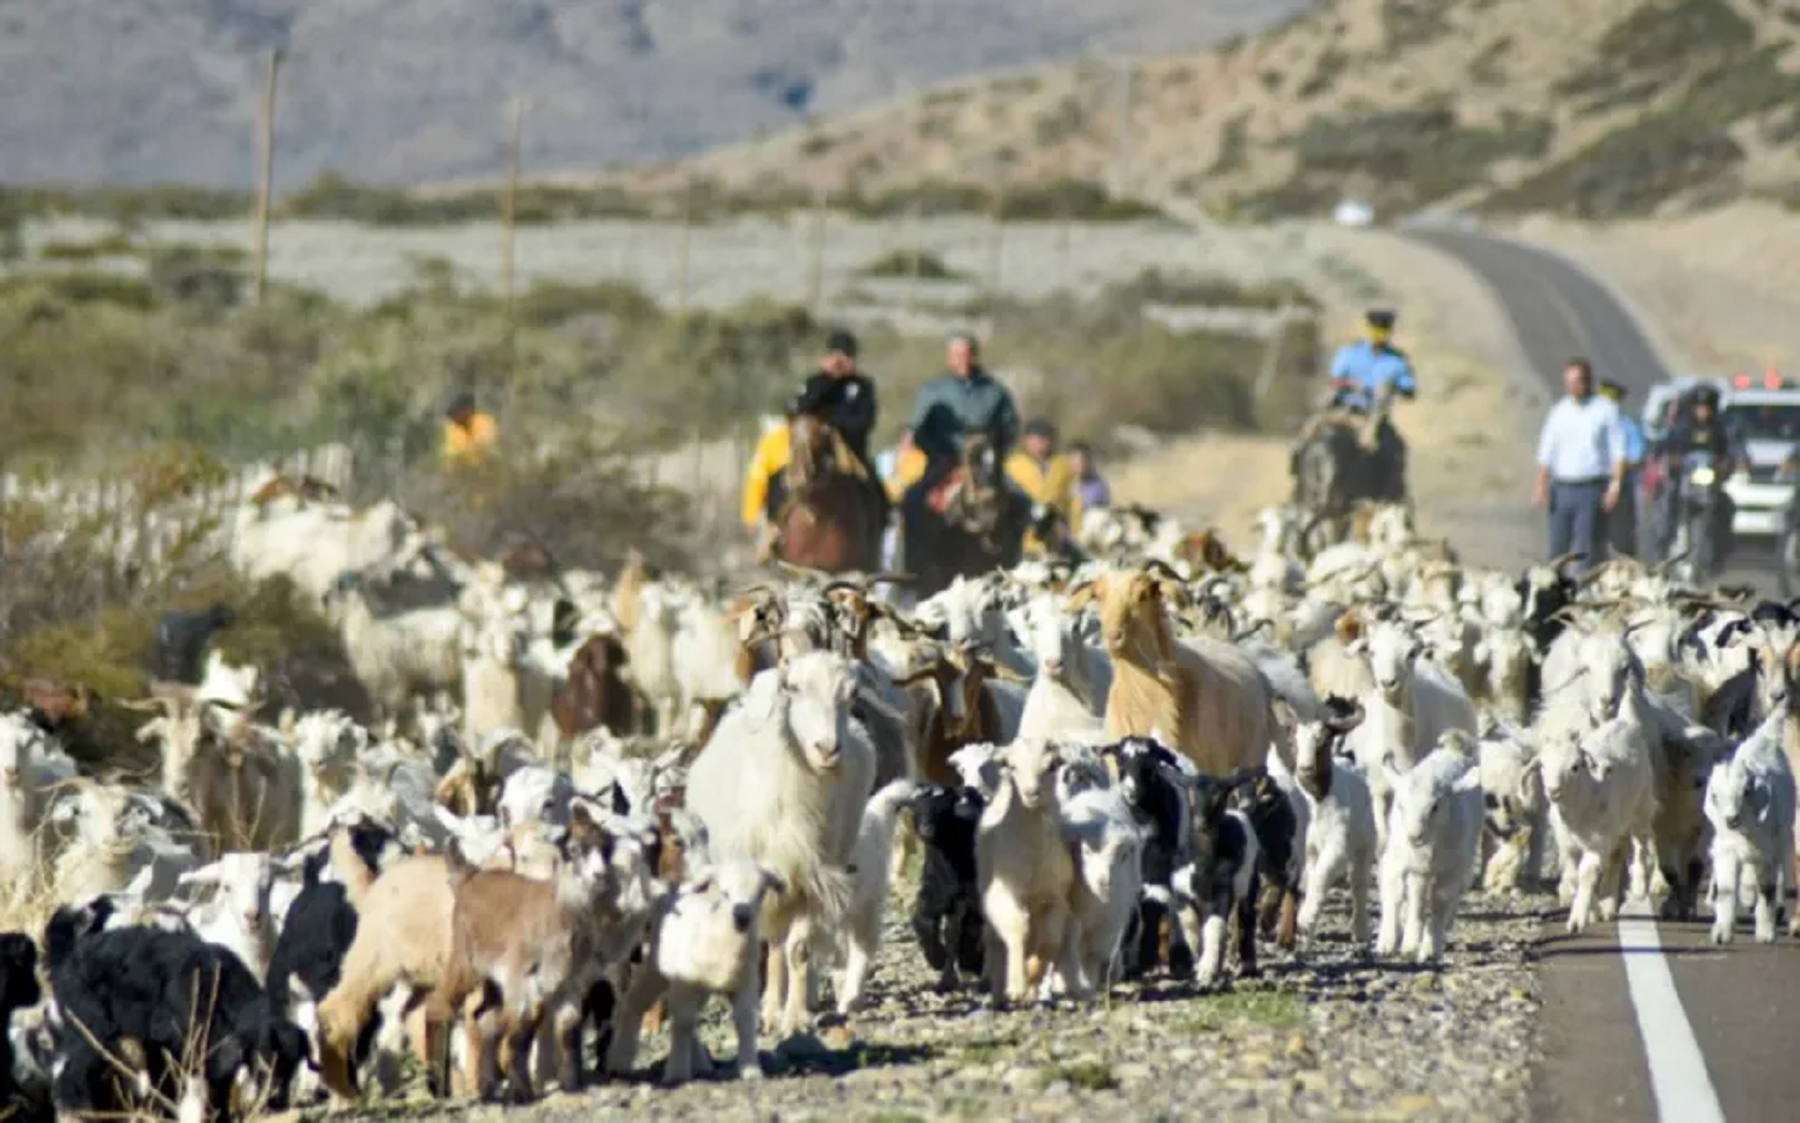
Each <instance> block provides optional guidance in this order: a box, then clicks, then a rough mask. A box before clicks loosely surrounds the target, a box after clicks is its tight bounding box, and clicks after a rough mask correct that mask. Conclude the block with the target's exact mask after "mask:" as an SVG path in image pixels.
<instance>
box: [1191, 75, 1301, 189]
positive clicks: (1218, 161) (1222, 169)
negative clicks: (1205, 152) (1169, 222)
mask: <svg viewBox="0 0 1800 1123" xmlns="http://www.w3.org/2000/svg"><path fill="white" fill-rule="evenodd" d="M1301 96H1302V97H1304V96H1306V95H1305V94H1302V95H1301ZM1249 151H1250V113H1249V111H1248V110H1246V111H1244V112H1243V113H1239V114H1238V115H1237V116H1235V117H1233V118H1232V119H1231V120H1229V121H1227V122H1225V128H1224V129H1223V131H1221V132H1220V134H1219V154H1218V155H1217V156H1214V157H1213V162H1212V167H1211V168H1210V169H1208V174H1209V175H1229V174H1231V173H1232V172H1236V171H1242V170H1243V168H1244V165H1245V163H1246V162H1247V161H1246V157H1247V156H1248V155H1249Z"/></svg>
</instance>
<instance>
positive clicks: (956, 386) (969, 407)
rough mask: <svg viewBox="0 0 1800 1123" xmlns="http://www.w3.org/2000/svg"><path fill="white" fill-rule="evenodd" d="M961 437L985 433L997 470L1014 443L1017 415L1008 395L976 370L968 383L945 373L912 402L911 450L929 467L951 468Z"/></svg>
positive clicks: (1016, 433)
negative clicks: (943, 465)
mask: <svg viewBox="0 0 1800 1123" xmlns="http://www.w3.org/2000/svg"><path fill="white" fill-rule="evenodd" d="M965 433H987V434H988V435H989V436H990V437H991V438H992V439H993V441H994V452H995V454H996V456H997V457H998V458H999V459H998V461H997V462H998V463H1002V464H1004V463H1005V462H1006V455H1007V453H1009V452H1011V451H1012V448H1013V445H1014V444H1016V443H1017V442H1018V439H1019V411H1018V407H1017V406H1015V405H1014V404H1013V398H1012V394H1010V393H1009V392H1008V391H1007V389H1006V387H1005V386H1002V385H1001V384H1000V383H999V382H996V381H995V380H994V378H993V376H991V375H989V374H988V372H987V371H985V370H982V369H980V368H976V369H975V370H974V371H971V372H970V374H969V376H968V377H967V378H963V377H959V376H957V375H954V374H951V373H949V372H948V371H946V372H945V373H943V374H940V375H938V376H937V377H936V378H934V379H932V380H931V381H930V382H927V383H926V384H925V385H924V386H923V387H922V388H920V390H919V396H918V397H917V398H915V399H913V415H912V439H913V444H914V445H915V446H917V448H918V449H919V451H920V452H923V453H924V454H925V456H926V459H927V461H928V462H930V463H932V464H941V463H944V462H946V461H949V462H954V461H955V460H956V459H957V458H958V457H960V456H961V455H962V438H963V435H964V434H965Z"/></svg>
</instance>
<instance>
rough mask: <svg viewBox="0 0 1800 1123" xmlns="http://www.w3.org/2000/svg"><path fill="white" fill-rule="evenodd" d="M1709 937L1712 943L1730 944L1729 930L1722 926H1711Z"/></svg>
mask: <svg viewBox="0 0 1800 1123" xmlns="http://www.w3.org/2000/svg"><path fill="white" fill-rule="evenodd" d="M1710 935H1711V938H1712V942H1713V943H1715V944H1729V943H1730V942H1731V929H1730V928H1729V927H1727V926H1725V925H1723V924H1715V925H1713V926H1712V932H1711V933H1710Z"/></svg>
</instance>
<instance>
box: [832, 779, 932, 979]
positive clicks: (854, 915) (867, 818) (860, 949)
mask: <svg viewBox="0 0 1800 1123" xmlns="http://www.w3.org/2000/svg"><path fill="white" fill-rule="evenodd" d="M918 790H919V784H918V783H917V782H916V781H913V780H905V779H901V780H895V781H893V782H891V783H889V784H887V785H886V786H885V787H883V788H882V789H881V790H880V791H878V792H876V793H875V794H874V795H873V796H871V797H870V799H869V805H868V806H867V807H866V808H864V809H863V815H862V827H861V829H860V830H859V831H858V832H857V836H856V848H855V849H854V850H853V851H851V855H850V865H851V878H852V888H851V893H850V913H849V916H848V917H847V918H846V923H845V924H844V925H843V927H842V929H841V931H840V932H838V933H837V936H838V940H837V943H838V945H839V954H840V955H841V956H842V959H843V964H844V977H843V983H842V985H840V986H839V987H838V994H837V1000H838V1013H840V1014H848V1013H850V1012H851V1011H853V1010H855V1009H856V1008H857V1007H858V1006H860V1005H861V1003H862V992H863V982H864V980H865V979H866V978H867V977H868V974H869V965H870V964H871V963H873V962H874V961H875V956H876V953H878V952H879V951H880V950H881V922H882V919H883V915H884V914H885V912H886V911H887V900H888V884H889V879H890V878H891V877H892V869H893V864H892V861H891V854H892V852H893V848H894V823H895V819H896V818H897V817H898V816H899V814H900V808H901V806H902V805H903V804H905V803H906V801H907V800H909V799H911V798H912V797H913V794H914V793H915V792H917V791H918Z"/></svg>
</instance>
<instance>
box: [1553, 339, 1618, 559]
mask: <svg viewBox="0 0 1800 1123" xmlns="http://www.w3.org/2000/svg"><path fill="white" fill-rule="evenodd" d="M1563 388H1564V389H1566V390H1567V391H1568V396H1567V397H1565V398H1563V399H1561V400H1560V401H1558V402H1557V403H1556V404H1555V405H1554V406H1552V407H1550V415H1549V416H1548V417H1546V418H1544V429H1543V432H1542V433H1541V434H1539V436H1538V455H1537V461H1538V470H1537V481H1536V483H1535V485H1534V486H1533V488H1532V493H1531V502H1532V505H1533V506H1537V507H1547V508H1548V509H1549V512H1550V555H1551V556H1552V557H1561V556H1562V555H1563V554H1566V553H1569V552H1571V551H1573V552H1574V553H1577V554H1580V555H1581V556H1582V558H1583V560H1585V561H1586V563H1587V564H1588V565H1589V566H1593V565H1596V564H1598V563H1599V562H1601V561H1603V560H1604V559H1605V557H1606V516H1607V513H1608V512H1609V511H1611V510H1612V509H1613V508H1614V507H1616V506H1618V504H1619V497H1620V495H1621V494H1622V493H1623V489H1624V481H1625V463H1626V460H1625V431H1624V427H1623V426H1621V425H1620V424H1619V407H1618V406H1616V405H1614V404H1613V403H1612V402H1611V401H1610V400H1608V399H1606V398H1603V397H1600V396H1599V395H1597V394H1595V393H1594V369H1593V367H1592V366H1591V365H1589V363H1588V361H1587V360H1586V359H1582V358H1574V359H1570V360H1569V363H1568V365H1567V366H1566V367H1564V368H1563Z"/></svg>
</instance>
